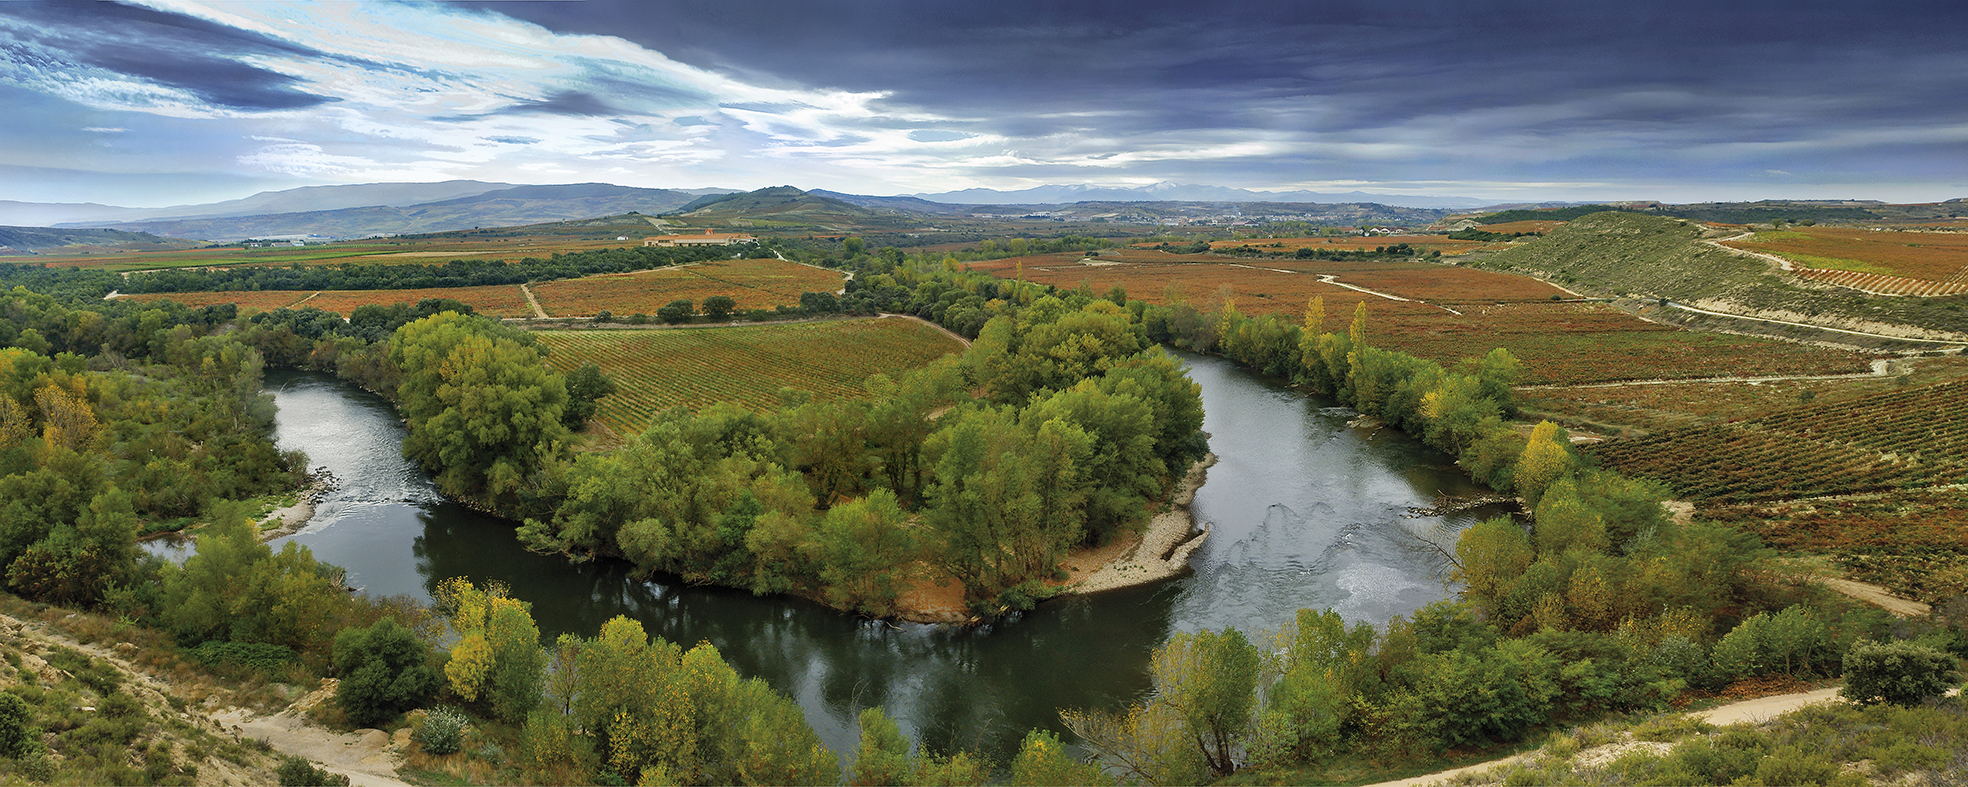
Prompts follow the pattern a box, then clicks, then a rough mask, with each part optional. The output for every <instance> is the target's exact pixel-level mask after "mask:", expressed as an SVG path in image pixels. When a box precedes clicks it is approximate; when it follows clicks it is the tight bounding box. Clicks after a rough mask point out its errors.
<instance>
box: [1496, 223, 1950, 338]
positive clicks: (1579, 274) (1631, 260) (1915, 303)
mask: <svg viewBox="0 0 1968 787" xmlns="http://www.w3.org/2000/svg"><path fill="white" fill-rule="evenodd" d="M1735 234H1737V231H1735V230H1728V229H1714V228H1710V227H1707V226H1705V225H1703V224H1700V223H1698V222H1694V221H1688V220H1685V219H1676V218H1668V217H1663V216H1651V215H1646V214H1643V213H1631V212H1605V213H1594V214H1591V215H1587V216H1583V217H1580V218H1578V219H1576V220H1573V221H1571V222H1569V223H1567V224H1565V225H1563V226H1560V227H1557V228H1556V229H1553V230H1552V231H1551V232H1550V233H1548V234H1546V235H1545V236H1544V237H1542V238H1539V239H1537V240H1535V241H1531V242H1528V243H1522V244H1517V245H1515V246H1513V247H1511V248H1509V249H1505V250H1503V251H1499V252H1496V253H1495V254H1491V255H1489V256H1487V257H1484V258H1481V259H1480V260H1477V261H1476V262H1475V263H1474V264H1476V265H1479V266H1481V267H1485V268H1491V269H1495V270H1505V271H1511V272H1515V273H1524V274H1528V275H1532V276H1536V277H1537V278H1540V279H1544V280H1547V281H1552V282H1556V283H1558V284H1561V285H1563V286H1565V287H1568V288H1571V289H1573V290H1577V291H1579V292H1581V293H1585V294H1589V295H1598V296H1615V297H1617V296H1627V297H1634V298H1644V299H1650V300H1652V299H1663V298H1664V299H1670V300H1672V301H1676V302H1680V303H1685V304H1688V305H1692V306H1695V307H1697V308H1701V309H1708V310H1713V311H1718V312H1726V313H1729V314H1735V315H1743V316H1748V317H1759V318H1765V319H1773V320H1786V321H1792V322H1802V323H1808V324H1811V325H1818V326H1824V327H1829V328H1839V329H1844V330H1856V331H1865V332H1871V333H1882V334H1888V335H1892V336H1905V337H1915V338H1929V339H1949V340H1955V339H1961V338H1963V337H1968V297H1964V296H1952V297H1940V298H1919V297H1896V296H1879V295H1868V294H1866V293H1863V292H1859V291H1857V290H1850V289H1845V288H1843V287H1837V286H1832V285H1828V284H1823V283H1819V282H1815V281H1810V280H1806V279H1803V278H1800V277H1797V276H1793V275H1789V274H1786V273H1783V272H1782V271H1779V270H1778V269H1777V268H1776V266H1775V265H1773V264H1771V263H1769V262H1767V261H1765V260H1762V259H1759V258H1757V257H1753V256H1750V255H1748V254H1743V253H1738V252H1734V251H1730V250H1727V249H1723V248H1720V247H1718V246H1716V245H1714V244H1712V243H1709V242H1707V241H1713V240H1717V239H1721V238H1725V237H1729V236H1732V235H1735ZM1753 327H1754V326H1738V328H1743V329H1748V328H1753Z"/></svg>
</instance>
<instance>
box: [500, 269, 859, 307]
mask: <svg viewBox="0 0 1968 787" xmlns="http://www.w3.org/2000/svg"><path fill="white" fill-rule="evenodd" d="M841 281H842V275H841V274H840V273H839V272H837V271H831V270H826V269H823V268H815V267H812V266H809V265H801V264H799V263H795V262H786V261H783V260H772V259H767V260H721V261H717V262H703V263H697V264H693V265H684V266H678V267H674V268H659V269H657V270H651V271H642V272H638V273H622V274H609V275H603V276H590V277H587V278H582V279H565V280H561V281H551V282H544V283H541V284H537V285H534V286H533V293H534V296H535V297H537V298H539V300H540V307H541V308H542V309H544V310H545V311H546V312H547V314H548V315H551V316H554V317H589V316H593V315H595V314H598V313H600V312H602V311H608V312H613V313H614V314H616V315H618V316H626V315H630V314H636V313H643V314H654V313H655V312H656V310H657V309H658V308H660V307H662V306H663V305H664V304H666V303H669V302H671V301H675V300H688V301H690V302H691V303H694V304H699V305H701V304H702V303H703V302H704V299H705V298H708V297H711V296H713V295H727V296H730V297H731V298H732V299H733V300H735V301H737V302H738V308H739V309H771V308H773V307H775V306H796V305H798V304H799V300H800V293H804V292H834V291H836V290H839V289H840V288H841Z"/></svg>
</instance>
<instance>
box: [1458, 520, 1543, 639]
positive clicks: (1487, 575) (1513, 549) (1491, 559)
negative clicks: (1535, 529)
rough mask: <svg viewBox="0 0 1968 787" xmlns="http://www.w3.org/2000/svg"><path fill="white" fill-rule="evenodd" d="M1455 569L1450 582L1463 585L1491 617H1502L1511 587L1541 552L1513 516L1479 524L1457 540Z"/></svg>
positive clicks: (1466, 592)
mask: <svg viewBox="0 0 1968 787" xmlns="http://www.w3.org/2000/svg"><path fill="white" fill-rule="evenodd" d="M1455 552H1456V561H1455V568H1454V569H1452V570H1451V572H1450V575H1449V576H1450V579H1451V580H1453V581H1455V582H1460V583H1462V587H1463V590H1462V594H1463V597H1464V598H1467V599H1469V600H1471V601H1473V602H1475V604H1476V605H1477V606H1478V607H1480V608H1481V609H1483V610H1484V611H1485V612H1486V613H1487V614H1489V615H1490V616H1491V617H1493V618H1494V617H1499V615H1500V613H1501V612H1502V607H1503V600H1504V598H1505V596H1506V595H1507V594H1508V592H1509V590H1510V587H1511V585H1512V584H1513V583H1515V582H1516V581H1517V578H1518V577H1520V576H1522V575H1523V574H1524V572H1525V570H1527V569H1529V568H1530V567H1531V563H1532V561H1533V560H1535V559H1536V557H1537V553H1536V552H1535V551H1534V550H1532V549H1531V543H1530V539H1528V538H1525V536H1524V528H1523V526H1521V525H1519V524H1517V523H1516V522H1515V521H1512V520H1511V519H1510V518H1509V517H1507V516H1506V517H1496V518H1492V519H1488V520H1485V521H1483V522H1479V523H1477V524H1475V525H1473V526H1471V527H1469V528H1468V529H1467V530H1464V531H1462V535H1461V536H1460V537H1459V538H1457V539H1456V548H1455Z"/></svg>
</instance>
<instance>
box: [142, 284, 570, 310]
mask: <svg viewBox="0 0 1968 787" xmlns="http://www.w3.org/2000/svg"><path fill="white" fill-rule="evenodd" d="M123 297H127V298H129V299H130V300H133V301H142V302H151V301H177V302H178V303H182V304H184V305H186V306H192V307H198V306H211V305H215V304H221V303H231V304H237V305H238V306H239V310H240V311H241V312H245V313H248V314H250V313H252V312H259V311H272V310H274V309H280V308H288V309H300V308H314V309H320V310H322V311H325V312H334V313H336V314H340V315H342V316H344V317H347V316H348V315H349V314H351V313H353V312H354V311H355V309H356V307H359V306H368V305H371V304H374V305H379V306H389V305H392V304H398V303H401V304H404V305H406V306H415V305H416V304H417V302H418V301H421V300H423V299H425V298H450V299H452V300H456V301H461V302H463V303H465V304H466V305H468V306H470V307H472V309H473V310H474V311H477V312H478V313H479V314H483V315H486V316H488V317H531V316H533V309H532V307H530V306H528V305H527V304H526V295H525V294H524V293H521V292H520V291H519V287H518V286H515V285H509V284H501V285H491V286H485V287H429V288H425V289H417V290H321V291H318V292H317V291H313V290H227V291H223V292H159V293H145V294H140V295H128V296H123Z"/></svg>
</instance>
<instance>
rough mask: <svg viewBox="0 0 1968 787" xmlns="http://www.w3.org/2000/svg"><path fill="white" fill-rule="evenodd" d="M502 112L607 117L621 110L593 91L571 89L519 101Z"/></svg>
mask: <svg viewBox="0 0 1968 787" xmlns="http://www.w3.org/2000/svg"><path fill="white" fill-rule="evenodd" d="M500 112H502V113H522V114H523V113H528V112H539V113H544V114H548V115H573V116H578V117H607V116H610V115H615V114H619V112H620V110H617V109H616V108H615V107H613V106H611V105H609V103H608V102H606V101H603V100H601V98H600V97H597V96H595V95H594V94H593V93H587V92H583V91H578V90H569V91H564V92H560V93H555V94H553V95H551V96H547V97H546V98H543V99H540V100H538V101H519V102H515V103H514V104H513V105H512V106H510V107H507V108H505V109H502V110H500Z"/></svg>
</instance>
